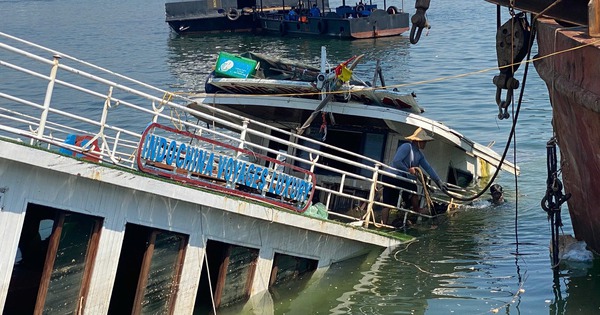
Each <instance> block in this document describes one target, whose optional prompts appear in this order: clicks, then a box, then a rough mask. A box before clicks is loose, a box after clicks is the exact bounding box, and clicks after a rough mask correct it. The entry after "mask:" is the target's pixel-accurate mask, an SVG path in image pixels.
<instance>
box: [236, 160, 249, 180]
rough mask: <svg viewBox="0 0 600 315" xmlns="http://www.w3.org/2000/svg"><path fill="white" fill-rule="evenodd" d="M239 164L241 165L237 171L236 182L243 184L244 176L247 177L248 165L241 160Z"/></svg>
mask: <svg viewBox="0 0 600 315" xmlns="http://www.w3.org/2000/svg"><path fill="white" fill-rule="evenodd" d="M238 165H239V167H238V169H237V171H236V176H235V182H236V183H240V184H243V183H244V178H246V167H247V166H248V165H246V162H239V163H238Z"/></svg>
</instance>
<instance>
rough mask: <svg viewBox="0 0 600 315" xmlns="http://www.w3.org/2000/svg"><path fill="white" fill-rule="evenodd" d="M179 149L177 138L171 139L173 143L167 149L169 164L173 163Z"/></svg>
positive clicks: (167, 162)
mask: <svg viewBox="0 0 600 315" xmlns="http://www.w3.org/2000/svg"><path fill="white" fill-rule="evenodd" d="M177 151H179V147H178V146H177V142H175V140H171V143H169V148H168V149H167V160H166V162H165V163H166V164H167V165H171V164H172V163H173V159H174V158H175V155H176V154H177Z"/></svg>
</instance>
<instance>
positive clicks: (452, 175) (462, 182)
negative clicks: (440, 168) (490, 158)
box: [448, 166, 473, 187]
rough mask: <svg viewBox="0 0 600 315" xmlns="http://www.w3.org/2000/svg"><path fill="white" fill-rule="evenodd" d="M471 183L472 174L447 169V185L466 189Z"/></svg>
mask: <svg viewBox="0 0 600 315" xmlns="http://www.w3.org/2000/svg"><path fill="white" fill-rule="evenodd" d="M472 181H473V174H472V173H470V172H467V171H464V170H461V169H457V168H454V167H452V166H449V167H448V183H450V184H454V185H458V186H460V187H467V186H469V184H471V182H472Z"/></svg>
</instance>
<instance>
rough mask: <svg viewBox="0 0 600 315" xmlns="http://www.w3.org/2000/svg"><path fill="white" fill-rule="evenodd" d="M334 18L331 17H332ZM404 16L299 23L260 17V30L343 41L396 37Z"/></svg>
mask: <svg viewBox="0 0 600 315" xmlns="http://www.w3.org/2000/svg"><path fill="white" fill-rule="evenodd" d="M334 15H335V14H334ZM408 20H409V19H408V13H404V12H399V13H395V14H389V13H387V12H386V11H383V10H376V11H374V12H373V13H372V14H371V15H370V16H368V17H359V18H341V17H339V16H331V15H326V16H325V17H307V18H305V19H301V20H299V21H287V20H283V19H281V16H279V15H264V16H261V17H260V27H261V29H262V30H263V31H265V32H270V33H277V34H280V35H282V36H284V35H313V36H326V37H339V38H347V39H361V38H377V37H387V36H398V35H401V34H402V33H404V32H406V31H408V29H409V22H408Z"/></svg>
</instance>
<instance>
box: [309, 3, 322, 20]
mask: <svg viewBox="0 0 600 315" xmlns="http://www.w3.org/2000/svg"><path fill="white" fill-rule="evenodd" d="M310 16H315V17H318V16H321V10H319V7H317V4H316V3H315V4H313V6H312V8H310Z"/></svg>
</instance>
